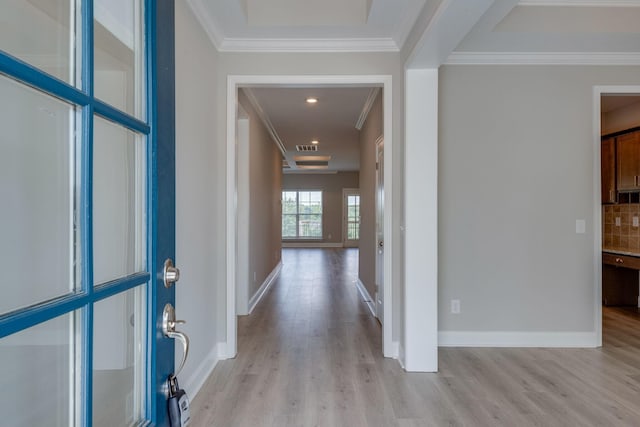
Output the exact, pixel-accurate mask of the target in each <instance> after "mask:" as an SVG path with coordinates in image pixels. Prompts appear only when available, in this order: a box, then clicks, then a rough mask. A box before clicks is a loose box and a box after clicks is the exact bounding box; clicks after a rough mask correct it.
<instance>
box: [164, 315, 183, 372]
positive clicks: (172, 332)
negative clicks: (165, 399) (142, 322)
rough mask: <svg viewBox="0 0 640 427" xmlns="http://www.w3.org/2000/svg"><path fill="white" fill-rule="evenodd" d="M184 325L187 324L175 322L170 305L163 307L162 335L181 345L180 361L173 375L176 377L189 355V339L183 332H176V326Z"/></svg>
mask: <svg viewBox="0 0 640 427" xmlns="http://www.w3.org/2000/svg"><path fill="white" fill-rule="evenodd" d="M185 323H187V322H186V321H184V320H176V311H175V309H174V308H173V306H172V305H171V304H167V305H165V306H164V311H163V312H162V333H163V334H164V336H166V337H168V338H173V339H176V340H178V341H180V342H181V343H182V361H181V362H180V365H179V366H178V369H177V370H176V372H175V374H174V375H175V376H176V377H177V376H178V374H179V373H180V371H182V368H183V367H184V364H185V362H186V361H187V356H188V355H189V337H188V336H187V334H185V333H184V332H180V331H176V325H180V324H185Z"/></svg>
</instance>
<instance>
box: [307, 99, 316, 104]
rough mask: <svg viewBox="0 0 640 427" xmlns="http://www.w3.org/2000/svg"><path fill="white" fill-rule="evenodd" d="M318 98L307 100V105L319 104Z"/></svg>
mask: <svg viewBox="0 0 640 427" xmlns="http://www.w3.org/2000/svg"><path fill="white" fill-rule="evenodd" d="M317 103H318V98H307V104H317Z"/></svg>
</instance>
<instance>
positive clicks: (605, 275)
mask: <svg viewBox="0 0 640 427" xmlns="http://www.w3.org/2000/svg"><path fill="white" fill-rule="evenodd" d="M594 149H595V156H594V158H595V159H597V161H596V162H594V168H595V169H596V173H594V180H595V181H597V184H598V185H595V188H599V189H600V193H599V196H600V197H598V194H597V195H596V197H595V199H596V203H595V207H594V208H595V210H594V223H595V224H594V229H595V239H594V241H595V242H596V245H595V246H596V248H595V249H596V254H598V255H599V254H602V257H601V258H600V257H599V256H598V257H597V258H596V259H597V260H598V261H597V262H596V263H595V264H596V265H595V269H594V270H595V271H594V272H595V282H596V283H595V321H596V325H595V326H596V338H597V341H598V342H597V345H598V346H602V345H603V330H604V331H605V334H606V332H607V331H619V329H620V327H621V326H622V325H623V324H624V323H626V322H628V321H631V322H632V323H636V324H637V325H638V326H640V311H639V307H640V298H639V295H640V292H639V289H640V87H639V86H606V87H605V86H601V87H596V88H594ZM603 325H604V326H603ZM615 335H618V334H617V332H616V333H615ZM622 336H624V334H622ZM607 338H608V337H605V344H606V342H607Z"/></svg>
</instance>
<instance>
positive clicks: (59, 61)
mask: <svg viewBox="0 0 640 427" xmlns="http://www.w3.org/2000/svg"><path fill="white" fill-rule="evenodd" d="M79 4H80V1H79V0H40V1H25V0H3V1H2V2H0V49H1V50H3V51H5V52H7V53H8V54H10V55H12V56H15V57H16V58H18V59H20V60H22V61H24V62H26V63H28V64H30V65H32V66H34V67H37V68H38V69H40V70H42V71H44V72H46V73H48V74H50V75H52V76H54V77H56V78H58V79H60V80H62V81H64V82H66V83H69V84H71V85H74V84H77V85H79V84H80V81H79V79H78V81H76V76H79V75H80V73H78V72H77V71H78V66H77V64H80V61H81V58H80V53H81V49H80V48H79V46H77V45H76V44H77V41H78V40H80V39H81V37H80V26H79V25H78V23H79V16H80V13H79V11H80V6H79Z"/></svg>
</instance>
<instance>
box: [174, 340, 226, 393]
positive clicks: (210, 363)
mask: <svg viewBox="0 0 640 427" xmlns="http://www.w3.org/2000/svg"><path fill="white" fill-rule="evenodd" d="M220 360H221V358H220V344H216V345H214V346H213V348H212V349H211V351H210V352H209V354H208V355H207V357H205V358H204V360H203V361H202V363H200V365H199V366H198V368H197V369H196V370H195V371H194V372H193V374H192V375H191V376H190V377H189V378H187V380H186V381H185V382H180V385H181V386H182V387H183V388H184V389H185V391H186V392H187V395H189V398H190V399H191V400H192V401H193V398H195V397H196V394H198V392H199V391H200V389H201V388H202V386H203V385H204V382H205V381H206V380H207V378H209V375H211V373H212V372H213V370H214V368H215V367H216V365H217V364H218V362H219V361H220Z"/></svg>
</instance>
